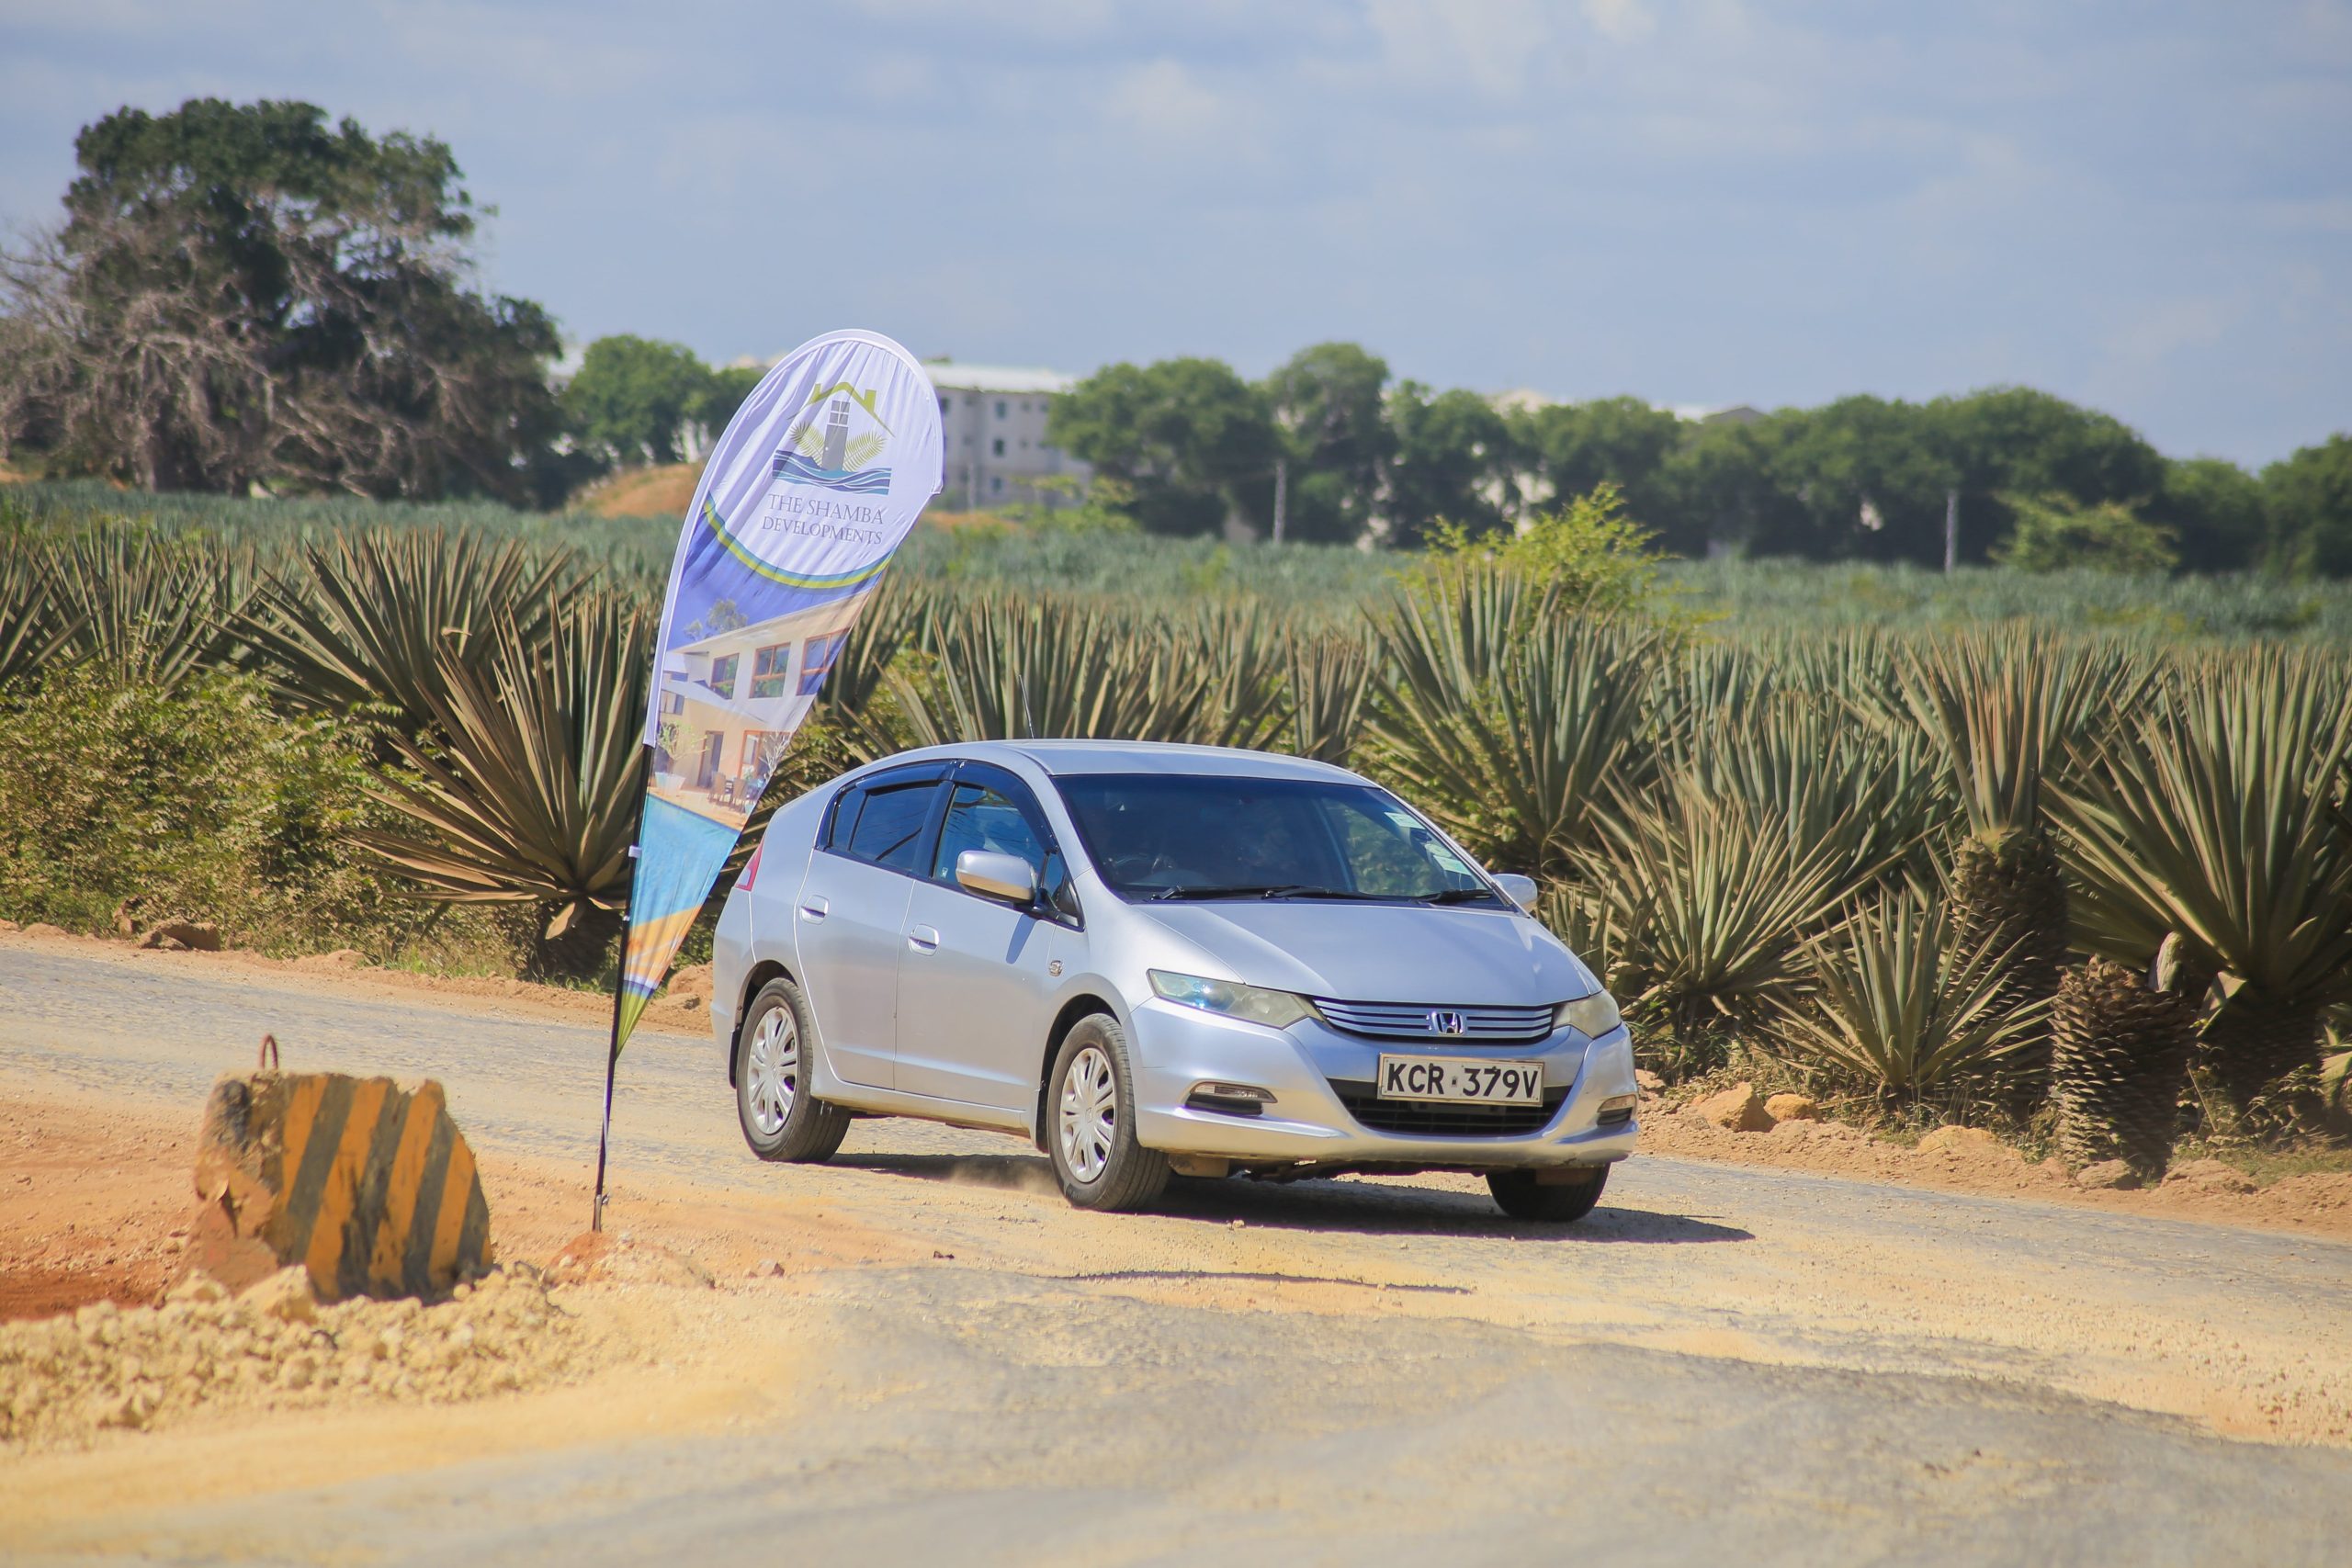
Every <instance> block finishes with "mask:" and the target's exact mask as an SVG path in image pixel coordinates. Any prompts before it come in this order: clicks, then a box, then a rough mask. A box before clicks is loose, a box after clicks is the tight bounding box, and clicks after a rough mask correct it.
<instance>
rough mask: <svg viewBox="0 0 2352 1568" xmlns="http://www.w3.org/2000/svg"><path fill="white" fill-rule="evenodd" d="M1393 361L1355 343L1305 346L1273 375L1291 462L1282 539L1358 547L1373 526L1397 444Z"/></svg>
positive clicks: (1272, 402) (1269, 387) (1273, 401)
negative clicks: (1392, 423)
mask: <svg viewBox="0 0 2352 1568" xmlns="http://www.w3.org/2000/svg"><path fill="white" fill-rule="evenodd" d="M1387 384H1388V362H1387V361H1386V360H1384V359H1382V358H1381V357H1380V356H1379V355H1375V354H1368V353H1366V352H1365V351H1364V350H1363V348H1361V347H1359V346H1357V345H1356V344H1351V343H1318V344H1315V345H1314V346H1313V347H1312V348H1303V349H1300V350H1299V351H1298V352H1297V353H1296V354H1295V355H1291V357H1290V359H1289V361H1288V362H1287V363H1285V364H1284V365H1283V366H1282V367H1280V368H1279V369H1277V370H1276V371H1275V372H1274V373H1273V374H1272V375H1271V376H1269V377H1267V378H1266V381H1265V394H1266V402H1267V406H1268V407H1269V408H1270V409H1271V411H1272V414H1273V419H1274V423H1275V425H1276V427H1277V428H1278V429H1279V430H1280V432H1281V434H1282V442H1283V456H1284V457H1285V458H1286V459H1287V461H1288V464H1289V471H1288V476H1287V479H1288V482H1287V484H1286V485H1285V487H1284V491H1285V493H1284V497H1283V513H1284V520H1283V536H1284V537H1286V538H1292V539H1323V540H1332V541H1337V542H1340V543H1352V542H1353V541H1355V540H1356V539H1358V538H1361V537H1362V536H1363V533H1364V530H1365V529H1366V528H1367V527H1369V526H1370V525H1371V523H1372V517H1373V511H1374V507H1375V506H1376V505H1377V504H1378V502H1379V495H1380V474H1381V468H1382V466H1383V464H1384V463H1385V461H1386V459H1387V457H1388V455H1389V452H1390V449H1391V446H1392V442H1391V440H1390V433H1389V429H1388V423H1387V420H1386V417H1385V413H1386V411H1385V409H1384V407H1383V406H1382V393H1383V391H1384V389H1385V388H1386V386H1387Z"/></svg>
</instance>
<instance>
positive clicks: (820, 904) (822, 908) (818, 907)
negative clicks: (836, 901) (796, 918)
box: [800, 897, 833, 926]
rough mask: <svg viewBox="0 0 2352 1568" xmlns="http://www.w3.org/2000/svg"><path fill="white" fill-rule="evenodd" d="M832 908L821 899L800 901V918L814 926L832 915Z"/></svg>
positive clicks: (812, 898) (813, 898) (814, 898)
mask: <svg viewBox="0 0 2352 1568" xmlns="http://www.w3.org/2000/svg"><path fill="white" fill-rule="evenodd" d="M832 908H833V907H832V905H831V904H829V903H827V902H826V901H825V900H824V899H823V898H821V897H810V898H803V899H802V900H800V918H801V919H804V920H806V921H808V922H809V924H810V925H812V926H813V925H815V924H816V923H817V922H818V921H819V920H821V919H824V918H825V917H826V916H827V915H828V914H830V913H831V911H832Z"/></svg>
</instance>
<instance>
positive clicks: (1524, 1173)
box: [1487, 1165, 1609, 1224]
mask: <svg viewBox="0 0 2352 1568" xmlns="http://www.w3.org/2000/svg"><path fill="white" fill-rule="evenodd" d="M1608 1185H1609V1168H1608V1167H1607V1166H1605V1165H1603V1166H1596V1167H1594V1168H1593V1169H1592V1171H1591V1172H1590V1174H1589V1178H1587V1179H1578V1180H1574V1181H1556V1180H1555V1181H1552V1182H1543V1181H1538V1180H1537V1179H1535V1172H1533V1171H1532V1170H1490V1171H1488V1172H1487V1190H1488V1191H1489V1192H1492V1193H1493V1194H1494V1195H1495V1201H1496V1202H1497V1203H1498V1204H1499V1205H1501V1207H1502V1211H1503V1213H1506V1214H1509V1215H1510V1217H1511V1218H1512V1219H1514V1220H1544V1221H1548V1222H1550V1223H1551V1224H1570V1223H1572V1222H1574V1221H1577V1220H1580V1219H1583V1218H1584V1217H1585V1216H1586V1215H1587V1214H1589V1213H1592V1209H1593V1205H1594V1204H1596V1203H1598V1202H1600V1193H1601V1190H1602V1189H1603V1188H1605V1187H1607V1186H1608Z"/></svg>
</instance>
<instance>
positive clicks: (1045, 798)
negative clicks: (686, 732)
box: [711, 740, 1636, 1220]
mask: <svg viewBox="0 0 2352 1568" xmlns="http://www.w3.org/2000/svg"><path fill="white" fill-rule="evenodd" d="M1533 895H1534V885H1533V884H1532V882H1529V881H1528V880H1527V879H1526V878H1525V877H1519V876H1500V877H1489V876H1488V875H1487V874H1486V873H1484V872H1483V871H1481V870H1480V869H1479V867H1478V865H1477V863H1476V862H1475V861H1473V860H1472V859H1471V858H1470V856H1469V855H1468V854H1466V853H1465V852H1464V851H1463V850H1462V848H1461V846H1460V845H1458V844H1456V843H1454V842H1453V840H1451V839H1449V838H1447V837H1446V836H1445V834H1443V833H1442V832H1440V831H1439V830H1438V829H1436V828H1435V827H1434V826H1432V825H1431V824H1430V821H1429V820H1428V819H1427V818H1424V817H1422V816H1421V815H1420V814H1419V812H1417V811H1415V810H1414V809H1413V808H1412V807H1410V806H1408V805H1407V804H1406V803H1405V802H1403V801H1401V800H1399V799H1397V796H1395V795H1391V794H1389V793H1388V792H1387V791H1386V790H1385V789H1382V788H1381V787H1379V786H1378V785H1377V784H1372V783H1370V782H1369V781H1367V780H1365V779H1363V778H1360V777H1358V776H1357V775H1356V774H1354V773H1349V772H1347V771H1346V770H1345V769H1342V768H1336V767H1332V766H1329V765H1328V764H1326V763H1321V762H1312V761H1302V760H1300V759H1298V758H1295V757H1278V756H1272V755H1268V754H1266V753H1263V752H1257V751H1234V750H1217V749H1214V748H1209V747H1198V746H1170V745H1151V744H1145V743H1141V742H1124V741H1091V740H1090V741H1080V740H1019V741H989V742H975V743H972V744H968V745H960V746H944V747H935V748H933V749H930V750H922V751H910V752H906V753H903V754H901V755H899V756H896V757H892V758H889V759H888V760H887V761H880V762H876V763H874V764H872V765H870V766H868V767H865V768H862V769H860V770H858V771H857V772H855V773H849V774H846V775H844V776H843V777H842V778H840V779H838V780H836V781H834V782H833V783H832V784H827V785H825V786H824V787H822V788H820V789H818V790H814V791H812V792H810V793H809V794H808V795H803V796H801V797H800V798H799V799H797V800H795V801H793V802H792V803H791V804H789V805H787V806H786V807H783V808H781V809H780V810H778V811H777V812H776V814H775V818H774V820H773V821H771V822H770V824H769V825H768V829H767V835H766V837H765V839H764V840H762V842H761V845H760V847H759V849H758V851H757V852H756V853H755V854H754V855H753V856H752V861H751V863H749V864H748V865H747V866H746V867H745V869H744V872H743V874H742V876H741V879H740V880H739V881H738V882H737V883H736V885H735V887H734V890H733V891H732V892H731V893H730V894H729V897H728V899H727V904H726V908H725V911H724V913H723V914H721V916H720V917H719V921H718V942H717V948H716V954H715V961H714V976H713V980H714V993H713V997H712V1001H711V1023H712V1027H713V1029H714V1031H715V1032H716V1033H717V1036H718V1043H719V1044H720V1046H721V1048H722V1050H723V1051H724V1053H725V1056H726V1062H727V1073H728V1077H729V1080H730V1081H731V1082H732V1083H733V1084H734V1086H735V1100H736V1107H737V1110H738V1111H739V1112H740V1114H741V1120H742V1125H743V1136H744V1138H745V1139H746V1140H747V1141H748V1142H749V1143H750V1144H751V1146H752V1151H753V1152H754V1153H756V1154H758V1155H759V1156H761V1157H762V1158H763V1159H772V1160H823V1159H827V1158H829V1157H831V1155H832V1154H833V1152H834V1151H835V1150H836V1149H838V1148H839V1147H840V1146H841V1142H842V1134H844V1133H845V1132H846V1131H847V1129H848V1126H849V1122H850V1118H851V1117H852V1116H854V1115H885V1116H920V1117H927V1118H929V1119H931V1120H933V1121H938V1122H952V1123H955V1124H956V1125H958V1126H968V1127H992V1128H1000V1129H1002V1130H1003V1131H1005V1132H1010V1133H1019V1134H1024V1135H1025V1136H1027V1137H1029V1138H1030V1139H1032V1140H1033V1141H1035V1143H1036V1144H1037V1145H1038V1146H1039V1147H1040V1148H1042V1149H1043V1150H1044V1151H1045V1153H1046V1156H1047V1157H1049V1158H1050V1159H1051V1160H1052V1161H1053V1167H1054V1171H1055V1173H1056V1175H1057V1177H1058V1178H1059V1179H1060V1181H1061V1186H1062V1190H1063V1191H1064V1192H1066V1193H1068V1194H1069V1200H1070V1201H1071V1202H1073V1203H1075V1204H1078V1205H1079V1206H1080V1207H1081V1208H1089V1209H1110V1210H1121V1209H1134V1208H1137V1207H1140V1206H1143V1205H1145V1204H1148V1203H1149V1202H1150V1201H1152V1200H1153V1199H1154V1198H1155V1197H1157V1196H1158V1195H1159V1193H1160V1191H1161V1190H1163V1189H1164V1188H1165V1187H1166V1186H1167V1184H1168V1179H1169V1178H1170V1175H1171V1174H1173V1175H1180V1176H1197V1177H1220V1176H1228V1175H1236V1174H1238V1175H1247V1176H1254V1177H1261V1178H1272V1179H1295V1178H1298V1177H1304V1176H1324V1175H1337V1174H1340V1173H1342V1172H1351V1171H1367V1172H1387V1173H1408V1172H1412V1171H1422V1170H1465V1171H1476V1172H1479V1173H1481V1174H1483V1175H1484V1176H1485V1177H1486V1178H1487V1185H1488V1186H1489V1188H1490V1189H1491V1190H1493V1192H1494V1195H1495V1201H1497V1202H1498V1203H1499V1204H1500V1205H1501V1206H1502V1208H1503V1210H1504V1212H1505V1213H1509V1214H1511V1215H1513V1216H1515V1217H1517V1218H1521V1219H1531V1220H1575V1219H1579V1218H1581V1217H1582V1216H1584V1215H1585V1214H1587V1213H1590V1212H1591V1209H1592V1206H1593V1204H1594V1203H1595V1202H1596V1201H1598V1200H1599V1199H1600V1191H1601V1187H1602V1184H1603V1183H1604V1182H1605V1181H1606V1179H1607V1178H1608V1174H1609V1167H1610V1165H1611V1163H1612V1162H1614V1161H1616V1160H1621V1159H1623V1158H1624V1157H1625V1156H1627V1155H1629V1154H1631V1153H1632V1152H1633V1148H1634V1106H1635V1103H1636V1100H1635V1089H1634V1056H1633V1049H1632V1046H1631V1044H1630V1043H1629V1042H1628V1040H1627V1037H1626V1033H1625V1029H1624V1026H1623V1023H1621V1022H1620V1021H1619V1020H1618V1016H1617V1007H1616V1004H1615V1003H1614V1002H1613V1001H1612V1000H1611V998H1610V996H1609V994H1608V992H1607V991H1605V990H1603V989H1602V988H1601V987H1600V984H1599V983H1598V982H1597V981H1595V979H1594V978H1593V975H1592V971H1591V970H1589V969H1588V968H1586V967H1585V965H1584V964H1583V963H1582V962H1581V961H1579V960H1578V959H1577V955H1576V954H1575V953H1571V952H1569V951H1568V950H1567V948H1566V947H1565V946H1563V945H1562V944H1561V943H1560V942H1559V941H1558V940H1557V939H1556V938H1555V937H1554V936H1553V935H1552V934H1551V932H1549V931H1546V930H1545V929H1544V927H1543V926H1542V925H1540V924H1538V923H1537V922H1536V921H1535V920H1534V919H1532V918H1531V917H1530V916H1529V915H1528V913H1527V911H1526V908H1525V906H1526V905H1527V904H1528V902H1529V901H1531V900H1532V897H1533Z"/></svg>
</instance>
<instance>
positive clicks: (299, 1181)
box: [197, 1072, 492, 1301]
mask: <svg viewBox="0 0 2352 1568" xmlns="http://www.w3.org/2000/svg"><path fill="white" fill-rule="evenodd" d="M197 1190H198V1194H199V1195H200V1196H202V1197H203V1198H204V1199H205V1200H206V1201H207V1202H208V1204H217V1205H218V1206H219V1208H220V1218H221V1220H222V1221H223V1222H225V1223H224V1224H223V1225H222V1226H220V1227H219V1228H220V1229H221V1230H223V1231H225V1232H226V1233H228V1234H224V1235H220V1241H221V1242H222V1243H223V1244H224V1247H221V1248H217V1249H216V1250H217V1251H220V1252H221V1253H222V1254H223V1256H222V1257H221V1258H220V1261H221V1262H223V1263H227V1262H230V1261H231V1258H230V1257H229V1256H228V1254H229V1253H230V1252H232V1251H242V1252H244V1253H247V1254H251V1255H252V1258H253V1261H254V1263H256V1264H257V1263H259V1262H260V1261H261V1260H260V1259H259V1257H258V1253H257V1252H256V1251H255V1249H254V1247H253V1246H252V1244H253V1242H256V1241H257V1242H259V1243H261V1244H263V1245H264V1246H266V1247H267V1249H268V1251H269V1252H270V1253H271V1254H272V1255H273V1258H274V1263H275V1265H276V1266H279V1267H282V1266H284V1265H288V1264H294V1263H300V1264H302V1265H303V1266H304V1267H305V1268H306V1269H308V1270H309V1271H310V1275H311V1284H312V1286H313V1287H314V1288H315V1290H316V1292H317V1293H318V1295H319V1297H320V1299H321V1300H322V1301H338V1300H341V1299H343V1298H345V1297H346V1296H361V1295H365V1296H380V1297H389V1296H435V1295H439V1294H441V1293H443V1292H447V1290H448V1289H449V1288H450V1287H451V1286H452V1285H455V1284H456V1283H457V1282H458V1281H459V1280H464V1279H467V1278H469V1277H471V1276H472V1275H474V1274H478V1273H480V1272H481V1271H482V1270H483V1269H486V1268H487V1267H489V1265H490V1263H491V1261H492V1248H491V1239H490V1205H489V1203H488V1201H486V1200H485V1199H484V1197H483V1195H482V1189H481V1173H480V1172H479V1171H478V1170H477V1169H476V1168H475V1166H474V1156H473V1150H472V1149H471V1148H469V1146H468V1145H467V1144H466V1138H465V1134H463V1133H460V1132H459V1131H458V1124H457V1123H456V1122H453V1121H451V1120H450V1118H449V1110H448V1104H447V1099H446V1097H445V1096H444V1095H443V1093H442V1090H441V1086H440V1085H439V1084H438V1083H435V1082H432V1081H429V1080H428V1081H427V1082H425V1083H424V1084H421V1085H419V1086H418V1087H417V1089H415V1090H414V1091H413V1092H411V1091H407V1090H403V1089H401V1088H400V1087H399V1086H398V1085H396V1084H394V1083H393V1082H392V1080H391V1079H390V1078H356V1077H349V1076H348V1075H346V1074H343V1073H277V1072H259V1073H255V1074H254V1075H253V1076H252V1077H229V1078H223V1079H221V1080H220V1083H219V1084H217V1085H216V1086H214V1089H213V1091H212V1099H211V1102H210V1103H209V1105H208V1106H207V1107H206V1111H205V1128H204V1134H203V1136H202V1139H201V1141H200V1152H199V1154H198V1162H197ZM241 1271H242V1270H241Z"/></svg>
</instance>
